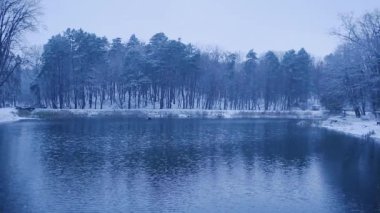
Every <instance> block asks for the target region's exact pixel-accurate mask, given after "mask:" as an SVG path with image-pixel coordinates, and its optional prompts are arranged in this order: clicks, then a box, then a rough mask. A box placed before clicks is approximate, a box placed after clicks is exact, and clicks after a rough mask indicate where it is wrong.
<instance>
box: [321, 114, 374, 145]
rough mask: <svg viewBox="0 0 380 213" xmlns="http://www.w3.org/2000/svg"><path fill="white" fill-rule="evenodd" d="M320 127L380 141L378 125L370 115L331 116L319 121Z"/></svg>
mask: <svg viewBox="0 0 380 213" xmlns="http://www.w3.org/2000/svg"><path fill="white" fill-rule="evenodd" d="M320 126H321V127H323V128H326V129H329V130H334V131H337V132H342V133H346V134H349V135H353V136H356V137H361V138H373V139H375V140H376V141H380V126H378V125H377V121H376V119H375V118H372V117H369V118H368V117H365V118H356V117H355V116H354V115H348V116H345V117H343V116H333V117H329V118H328V119H326V120H324V121H322V122H321V125H320Z"/></svg>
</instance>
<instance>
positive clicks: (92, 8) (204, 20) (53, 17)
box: [26, 0, 380, 57]
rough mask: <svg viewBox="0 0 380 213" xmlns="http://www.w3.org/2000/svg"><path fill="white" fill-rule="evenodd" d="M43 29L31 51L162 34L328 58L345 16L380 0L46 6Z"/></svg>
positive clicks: (31, 39)
mask: <svg viewBox="0 0 380 213" xmlns="http://www.w3.org/2000/svg"><path fill="white" fill-rule="evenodd" d="M41 1H42V2H41V4H42V5H41V6H42V13H43V14H42V15H41V17H40V20H41V27H40V29H39V30H38V31H37V32H33V33H30V34H28V35H27V36H26V37H27V43H26V44H27V45H43V44H45V43H46V42H47V41H48V39H49V38H50V37H51V36H53V35H56V34H58V33H61V32H63V31H64V30H65V29H67V28H76V29H77V28H82V29H83V30H85V31H88V32H91V33H96V34H97V35H98V36H106V37H107V38H108V39H109V40H112V39H113V38H118V37H119V38H122V39H123V40H124V41H127V40H128V38H129V37H130V36H131V35H132V34H135V35H136V36H137V37H138V38H139V39H140V40H142V41H145V42H148V41H149V39H150V37H151V36H153V35H154V34H156V33H158V32H164V33H165V34H166V35H167V36H168V37H169V38H170V39H178V38H181V39H182V41H184V42H189V43H192V44H194V45H196V46H198V47H200V48H205V49H207V48H214V47H216V46H217V47H219V48H220V49H222V50H225V51H231V52H241V53H245V52H247V51H248V50H250V49H254V50H255V51H256V52H257V53H259V54H262V53H264V52H265V51H268V50H273V51H286V50H289V49H296V50H297V49H300V48H305V49H306V50H307V51H308V52H309V53H311V54H312V55H314V56H316V57H323V56H325V55H327V54H329V53H331V52H333V51H334V49H335V48H336V47H337V45H338V44H339V39H337V38H336V37H334V36H332V35H331V32H332V31H333V30H334V29H336V28H338V27H339V26H340V18H339V16H340V15H342V14H348V13H354V14H355V15H362V14H363V13H365V12H368V11H373V10H374V9H375V8H379V9H380V0H41Z"/></svg>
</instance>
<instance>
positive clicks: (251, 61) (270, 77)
mask: <svg viewBox="0 0 380 213" xmlns="http://www.w3.org/2000/svg"><path fill="white" fill-rule="evenodd" d="M313 72H314V70H313V61H312V59H311V57H310V56H309V54H308V53H307V52H306V51H305V50H303V49H301V50H299V51H298V52H296V51H294V50H291V51H289V52H287V53H285V55H284V56H283V57H282V59H281V60H280V59H279V57H278V56H277V55H276V54H275V53H273V52H267V53H266V54H265V55H263V56H262V57H260V58H258V57H257V55H256V53H255V52H253V51H250V52H249V53H248V54H247V57H246V59H245V60H243V61H241V60H240V59H239V55H238V54H234V53H226V52H221V51H218V50H214V51H210V52H206V51H201V50H199V49H197V48H196V47H194V46H192V45H191V44H184V43H183V42H181V40H170V39H168V38H167V37H166V36H165V34H163V33H158V34H156V35H154V36H153V37H152V38H151V39H150V41H149V42H148V43H147V44H145V43H143V42H141V41H139V40H138V39H137V38H136V37H135V36H134V35H132V36H131V38H130V39H129V40H128V41H127V42H126V43H123V42H122V41H121V39H114V40H113V41H112V42H111V43H108V42H107V39H106V38H101V37H97V36H96V35H95V34H92V33H87V32H84V31H82V30H71V29H68V30H67V31H66V32H65V33H63V34H61V35H56V36H54V37H53V38H51V39H50V41H49V42H48V43H47V44H46V45H45V47H44V51H43V54H42V66H41V70H40V72H39V75H38V77H37V79H36V82H35V83H34V84H33V85H32V89H33V90H34V91H35V94H36V96H37V97H38V99H39V100H38V104H41V105H43V106H48V107H52V108H61V109H62V108H75V109H76V108H81V109H84V108H104V106H109V105H116V106H117V107H118V108H127V109H131V108H141V107H152V108H160V109H163V108H174V107H175V108H186V109H193V108H200V109H252V110H254V109H265V110H269V109H290V108H291V107H293V106H303V105H305V104H306V102H307V100H308V99H309V98H310V97H311V95H312V90H311V88H312V84H311V76H312V75H313Z"/></svg>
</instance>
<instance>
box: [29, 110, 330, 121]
mask: <svg viewBox="0 0 380 213" xmlns="http://www.w3.org/2000/svg"><path fill="white" fill-rule="evenodd" d="M95 116H96V117H104V116H107V117H140V118H291V119H320V118H322V116H323V113H322V112H321V111H242V110H198V109H194V110H192V109H131V110H126V109H124V110H123V109H105V110H99V109H83V110H82V109H62V110H58V109H37V110H35V111H33V112H32V113H31V117H34V118H48V119H54V118H70V117H95Z"/></svg>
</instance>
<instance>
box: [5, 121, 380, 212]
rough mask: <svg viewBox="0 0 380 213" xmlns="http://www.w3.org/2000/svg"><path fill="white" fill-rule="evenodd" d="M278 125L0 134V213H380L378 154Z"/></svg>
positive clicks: (91, 127)
mask: <svg viewBox="0 0 380 213" xmlns="http://www.w3.org/2000/svg"><path fill="white" fill-rule="evenodd" d="M297 122H298V121H297V120H281V119H268V120H260V119H247V120H244V119H236V120H234V119H231V120H218V119H214V120H213V119H154V120H144V119H114V118H109V119H104V118H88V119H67V120H49V121H48V120H47V121H43V120H29V121H22V122H17V123H7V124H0V212H32V213H34V212H38V213H40V212H318V213H320V212H348V211H358V212H375V211H380V146H379V144H378V143H375V142H371V141H364V140H360V139H356V138H353V137H350V136H346V135H343V134H339V133H335V132H331V131H328V130H324V129H319V128H313V127H300V126H298V125H296V123H297Z"/></svg>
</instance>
